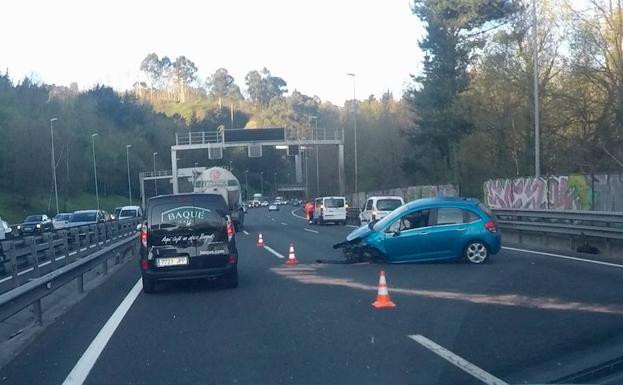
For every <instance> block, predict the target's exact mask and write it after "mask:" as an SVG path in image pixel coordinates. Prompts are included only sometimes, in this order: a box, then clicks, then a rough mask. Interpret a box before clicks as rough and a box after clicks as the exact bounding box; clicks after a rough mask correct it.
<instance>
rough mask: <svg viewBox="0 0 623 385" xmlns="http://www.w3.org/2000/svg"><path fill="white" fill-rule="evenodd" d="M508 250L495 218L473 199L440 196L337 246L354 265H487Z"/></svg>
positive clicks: (371, 225) (404, 208)
mask: <svg viewBox="0 0 623 385" xmlns="http://www.w3.org/2000/svg"><path fill="white" fill-rule="evenodd" d="M501 246H502V240H501V234H500V232H499V230H498V227H497V223H496V220H495V216H494V215H493V214H492V213H491V211H490V210H489V209H488V208H487V207H485V206H484V205H483V204H482V203H480V201H478V200H477V199H473V198H457V197H436V198H424V199H418V200H415V201H412V202H409V203H406V204H404V205H402V206H400V207H399V208H397V209H396V210H394V211H392V213H391V214H389V215H388V216H386V217H385V218H383V219H381V220H380V221H373V222H370V223H369V224H367V225H365V226H362V227H360V228H358V229H356V230H354V231H353V232H352V233H350V234H349V235H348V236H347V237H346V241H345V242H341V243H338V244H336V245H334V246H333V248H335V249H343V250H344V254H345V257H346V259H347V260H348V261H352V262H355V261H361V260H373V261H379V262H388V263H401V262H419V261H422V262H423V261H434V260H446V259H458V258H463V259H465V260H466V261H467V262H470V263H473V264H482V263H485V262H486V261H487V260H488V259H489V257H490V256H491V255H494V254H497V253H498V252H499V251H500V248H501Z"/></svg>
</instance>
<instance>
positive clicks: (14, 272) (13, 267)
mask: <svg viewBox="0 0 623 385" xmlns="http://www.w3.org/2000/svg"><path fill="white" fill-rule="evenodd" d="M9 246H10V249H9V257H10V258H11V277H12V278H13V286H15V287H18V286H19V274H17V273H18V271H17V256H16V255H15V242H11V244H10V245H9Z"/></svg>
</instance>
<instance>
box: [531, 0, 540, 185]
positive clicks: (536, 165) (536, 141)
mask: <svg viewBox="0 0 623 385" xmlns="http://www.w3.org/2000/svg"><path fill="white" fill-rule="evenodd" d="M537 23H538V20H537V14H536V0H532V44H533V46H534V47H533V52H532V60H533V62H534V64H533V67H534V74H533V76H534V175H535V176H536V177H537V178H538V177H540V176H541V127H539V56H538V52H537V47H538V36H537V33H538V29H537V27H538V24H537Z"/></svg>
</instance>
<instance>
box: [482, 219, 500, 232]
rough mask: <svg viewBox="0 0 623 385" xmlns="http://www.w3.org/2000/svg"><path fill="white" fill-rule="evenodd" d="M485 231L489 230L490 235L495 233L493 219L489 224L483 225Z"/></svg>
mask: <svg viewBox="0 0 623 385" xmlns="http://www.w3.org/2000/svg"><path fill="white" fill-rule="evenodd" d="M485 229H487V230H489V231H490V232H492V233H497V231H498V229H497V228H496V226H495V222H494V221H493V219H490V220H489V222H487V223H485Z"/></svg>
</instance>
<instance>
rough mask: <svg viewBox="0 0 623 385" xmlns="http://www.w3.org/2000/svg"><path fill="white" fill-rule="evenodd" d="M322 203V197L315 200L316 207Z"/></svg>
mask: <svg viewBox="0 0 623 385" xmlns="http://www.w3.org/2000/svg"><path fill="white" fill-rule="evenodd" d="M320 205H322V199H318V200H316V207H320Z"/></svg>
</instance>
